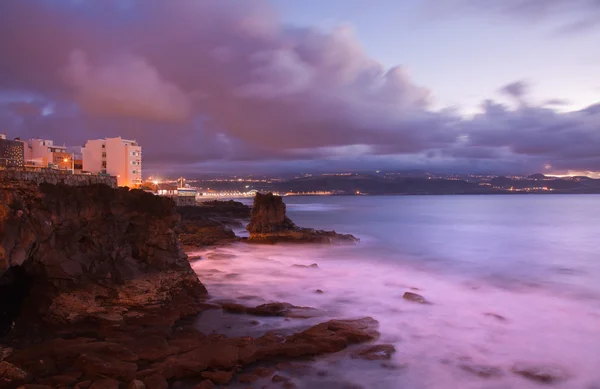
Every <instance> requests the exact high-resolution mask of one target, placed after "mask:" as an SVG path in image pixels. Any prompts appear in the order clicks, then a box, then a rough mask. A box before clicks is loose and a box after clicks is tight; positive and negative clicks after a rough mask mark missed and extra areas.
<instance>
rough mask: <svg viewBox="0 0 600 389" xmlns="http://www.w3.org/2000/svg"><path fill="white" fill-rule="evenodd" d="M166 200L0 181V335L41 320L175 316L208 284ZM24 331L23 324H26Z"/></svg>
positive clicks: (192, 309)
mask: <svg viewBox="0 0 600 389" xmlns="http://www.w3.org/2000/svg"><path fill="white" fill-rule="evenodd" d="M178 221H179V215H178V214H177V213H176V211H175V207H174V204H173V202H172V201H170V200H168V199H165V198H161V197H157V196H154V195H152V194H148V193H145V192H143V191H140V190H128V189H127V188H123V189H113V188H110V187H108V186H106V185H90V186H83V187H72V186H64V185H50V184H41V185H39V186H37V185H34V184H27V183H23V182H18V181H3V182H1V183H0V293H2V294H3V296H10V298H3V299H2V302H1V303H0V304H1V305H2V306H0V336H1V335H3V334H5V333H7V332H8V330H10V328H12V327H16V328H19V326H22V327H29V326H30V325H31V323H35V322H40V321H41V322H42V323H43V324H44V325H43V326H40V327H44V328H48V327H50V328H51V327H52V326H53V325H54V327H56V326H64V325H66V324H76V323H84V322H92V323H98V322H101V323H111V324H119V323H125V322H134V321H140V320H144V321H147V320H151V318H154V319H155V320H161V321H165V322H173V321H175V320H176V319H179V318H180V317H183V316H186V315H191V314H194V313H196V312H198V304H199V303H200V302H201V300H202V297H203V296H204V295H205V294H206V289H205V288H204V286H203V285H202V284H201V283H200V281H199V280H198V278H197V276H196V274H195V273H194V272H193V270H192V269H191V267H190V265H189V263H188V261H187V258H186V255H185V254H184V252H183V251H182V249H181V247H180V245H179V243H178V241H177V236H176V233H175V228H176V225H177V223H178ZM30 330H31V329H30V328H29V329H28V331H29V333H31V331H30Z"/></svg>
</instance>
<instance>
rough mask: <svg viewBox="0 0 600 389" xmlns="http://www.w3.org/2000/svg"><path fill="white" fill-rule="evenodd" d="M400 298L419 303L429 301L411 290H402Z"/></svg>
mask: <svg viewBox="0 0 600 389" xmlns="http://www.w3.org/2000/svg"><path fill="white" fill-rule="evenodd" d="M402 298H403V299H405V300H408V301H412V302H415V303H419V304H430V303H429V301H427V300H426V299H425V297H423V296H421V295H420V294H417V293H413V292H404V294H403V295H402Z"/></svg>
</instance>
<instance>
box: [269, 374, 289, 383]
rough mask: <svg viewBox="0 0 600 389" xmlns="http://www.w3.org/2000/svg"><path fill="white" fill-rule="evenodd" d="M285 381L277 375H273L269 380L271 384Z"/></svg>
mask: <svg viewBox="0 0 600 389" xmlns="http://www.w3.org/2000/svg"><path fill="white" fill-rule="evenodd" d="M286 380H287V378H285V377H283V376H280V375H279V374H275V375H274V376H273V378H271V381H273V382H283V381H286Z"/></svg>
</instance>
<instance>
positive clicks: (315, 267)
mask: <svg viewBox="0 0 600 389" xmlns="http://www.w3.org/2000/svg"><path fill="white" fill-rule="evenodd" d="M292 267H302V268H312V269H318V268H319V265H317V264H316V263H313V264H312V265H308V266H307V265H292Z"/></svg>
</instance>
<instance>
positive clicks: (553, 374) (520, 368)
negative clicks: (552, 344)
mask: <svg viewBox="0 0 600 389" xmlns="http://www.w3.org/2000/svg"><path fill="white" fill-rule="evenodd" d="M511 370H512V372H513V373H516V374H519V375H520V376H523V377H525V378H528V379H530V380H533V381H537V382H541V383H545V384H551V383H554V382H558V381H564V380H566V379H568V378H569V374H568V373H567V372H566V371H565V370H564V369H563V368H561V367H558V366H550V365H530V364H516V365H514V366H513V367H512V369H511Z"/></svg>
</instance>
